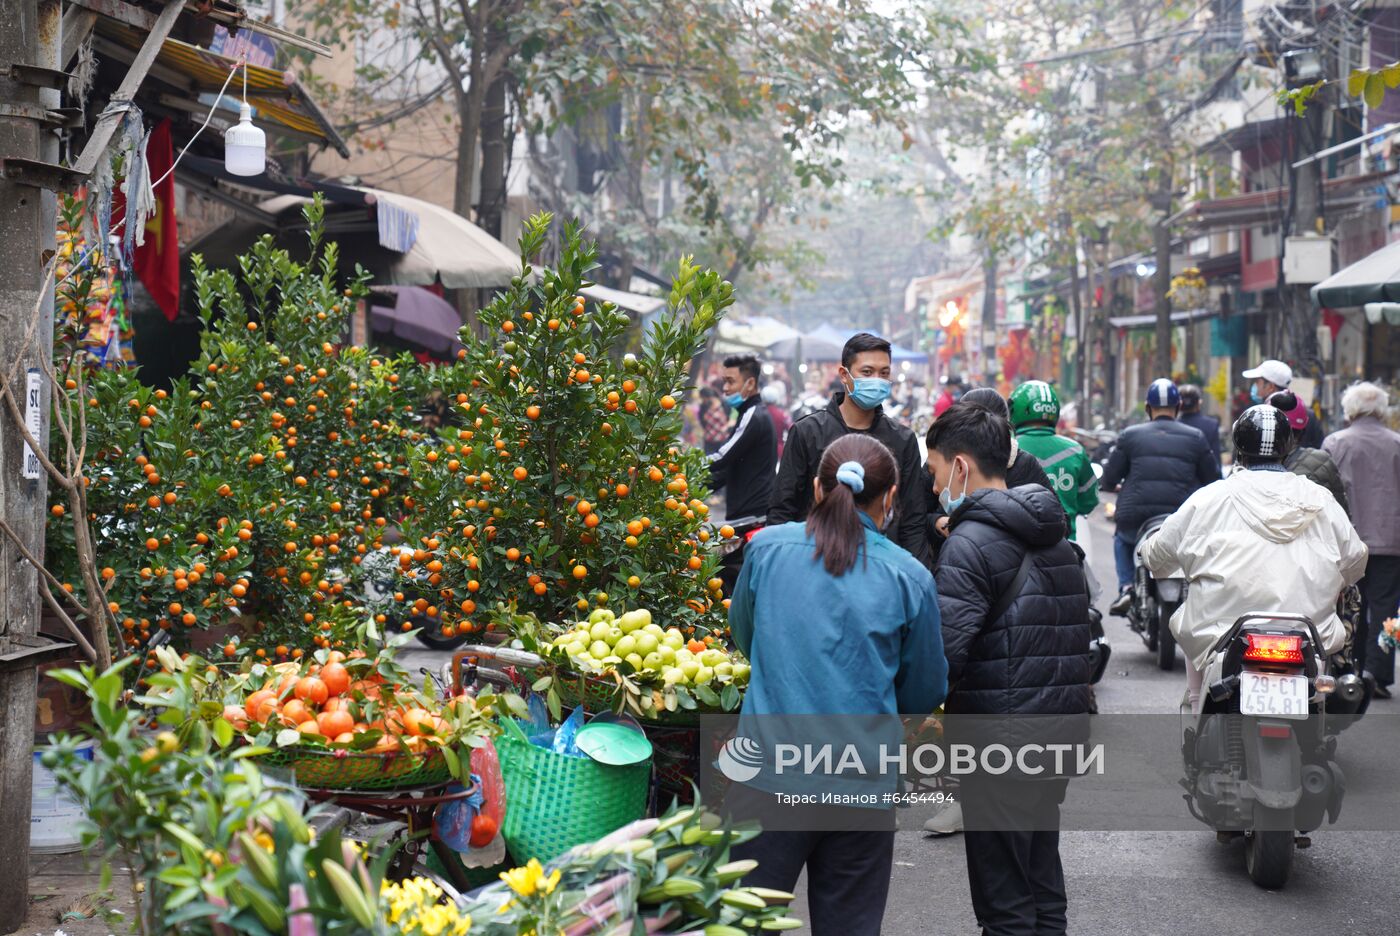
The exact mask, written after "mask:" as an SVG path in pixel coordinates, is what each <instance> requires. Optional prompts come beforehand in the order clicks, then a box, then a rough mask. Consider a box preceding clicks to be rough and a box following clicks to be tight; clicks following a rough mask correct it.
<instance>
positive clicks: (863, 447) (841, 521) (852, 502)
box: [807, 435, 899, 576]
mask: <svg viewBox="0 0 1400 936" xmlns="http://www.w3.org/2000/svg"><path fill="white" fill-rule="evenodd" d="M898 477H899V468H898V466H897V465H896V464H895V460H894V456H893V455H891V454H890V450H889V449H887V448H885V446H884V445H882V444H881V443H880V442H879V441H877V440H875V439H872V438H870V437H869V436H864V435H846V436H842V437H841V438H839V439H837V440H836V441H835V442H833V443H831V445H829V446H827V449H826V451H825V452H823V453H822V460H821V464H820V465H819V466H818V467H817V481H818V483H819V484H820V485H821V491H822V499H821V500H820V501H819V502H818V503H816V504H814V505H812V509H811V511H810V512H809V513H808V515H807V533H808V535H809V536H811V537H812V539H813V541H814V543H815V545H816V558H818V559H820V560H822V563H823V564H824V565H825V566H826V571H827V572H829V573H831V574H832V575H833V576H841V575H844V574H845V573H846V572H847V571H849V570H850V568H851V567H852V566H854V565H855V564H856V557H857V556H858V555H859V554H860V547H861V545H862V544H863V543H864V542H865V528H864V525H863V524H862V523H861V519H860V514H861V512H862V511H863V510H864V509H865V508H866V507H868V506H869V505H870V504H871V503H872V502H873V501H876V500H878V499H880V498H882V497H884V496H885V492H886V491H888V490H889V489H890V487H891V486H893V485H894V483H895V481H896V480H897V479H898Z"/></svg>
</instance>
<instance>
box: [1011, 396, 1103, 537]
mask: <svg viewBox="0 0 1400 936" xmlns="http://www.w3.org/2000/svg"><path fill="white" fill-rule="evenodd" d="M1007 405H1008V408H1009V410H1010V414H1011V427H1012V429H1014V430H1015V435H1013V436H1012V439H1013V441H1015V442H1016V444H1017V445H1019V446H1020V448H1021V450H1022V451H1025V452H1030V453H1031V454H1032V455H1034V456H1035V458H1036V460H1037V461H1038V462H1040V467H1041V468H1042V469H1043V470H1044V471H1045V474H1046V475H1048V476H1049V478H1050V487H1051V488H1052V489H1053V490H1054V491H1055V493H1056V495H1058V496H1059V498H1060V506H1061V507H1063V508H1064V509H1065V519H1066V520H1067V521H1068V524H1069V534H1068V535H1069V539H1070V541H1071V542H1073V540H1074V521H1075V518H1077V517H1087V516H1088V515H1089V513H1090V512H1091V511H1093V509H1094V508H1095V507H1097V506H1098V503H1099V478H1098V475H1096V474H1094V465H1093V462H1091V461H1090V460H1089V456H1088V455H1086V454H1085V452H1084V446H1082V445H1080V444H1079V443H1078V442H1076V441H1074V440H1073V439H1069V438H1066V437H1065V436H1062V435H1057V434H1056V433H1055V424H1056V423H1057V422H1059V420H1060V397H1059V394H1057V393H1056V392H1055V388H1054V387H1052V386H1050V385H1049V384H1048V383H1046V382H1045V381H1043V380H1027V381H1026V382H1025V383H1023V384H1020V385H1019V386H1017V387H1016V389H1014V390H1012V391H1011V399H1010V401H1009V402H1008V404H1007Z"/></svg>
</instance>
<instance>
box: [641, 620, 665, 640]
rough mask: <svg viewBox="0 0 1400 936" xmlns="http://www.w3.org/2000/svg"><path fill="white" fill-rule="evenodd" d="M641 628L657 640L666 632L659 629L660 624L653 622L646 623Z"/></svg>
mask: <svg viewBox="0 0 1400 936" xmlns="http://www.w3.org/2000/svg"><path fill="white" fill-rule="evenodd" d="M642 630H644V631H646V632H647V633H648V634H651V635H652V636H654V637H655V638H656V639H657V640H660V639H661V638H662V637H664V636H665V635H666V632H665V631H664V630H662V629H661V625H660V624H655V623H652V624H648V625H647V626H646V627H643V628H642Z"/></svg>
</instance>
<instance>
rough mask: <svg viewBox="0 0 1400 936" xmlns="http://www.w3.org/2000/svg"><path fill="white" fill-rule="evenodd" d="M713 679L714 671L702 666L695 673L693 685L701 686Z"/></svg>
mask: <svg viewBox="0 0 1400 936" xmlns="http://www.w3.org/2000/svg"><path fill="white" fill-rule="evenodd" d="M714 678H715V671H714V670H712V669H710V668H709V667H708V666H702V667H700V668H699V669H698V670H696V671H695V685H697V686H703V685H705V683H707V682H709V681H710V680H712V679H714Z"/></svg>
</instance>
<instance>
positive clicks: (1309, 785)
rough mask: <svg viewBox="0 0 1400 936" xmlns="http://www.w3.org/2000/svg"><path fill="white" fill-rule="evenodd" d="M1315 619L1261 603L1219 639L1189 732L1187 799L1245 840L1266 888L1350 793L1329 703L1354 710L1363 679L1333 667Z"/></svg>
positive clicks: (1253, 873) (1228, 836)
mask: <svg viewBox="0 0 1400 936" xmlns="http://www.w3.org/2000/svg"><path fill="white" fill-rule="evenodd" d="M1321 647H1322V642H1321V641H1320V640H1319V639H1318V635H1317V630H1316V628H1315V627H1314V626H1313V623H1312V621H1311V620H1310V619H1309V618H1308V617H1306V616H1304V615H1300V614H1286V613H1278V612H1251V613H1249V614H1246V615H1243V616H1241V617H1240V618H1239V619H1237V620H1236V621H1235V622H1234V624H1233V625H1232V626H1231V627H1230V629H1229V630H1228V631H1226V633H1225V634H1224V635H1223V636H1222V637H1221V638H1220V640H1219V641H1218V642H1217V643H1216V645H1215V647H1214V648H1212V651H1211V654H1212V655H1211V658H1210V661H1209V663H1208V664H1207V666H1206V670H1205V673H1204V676H1203V680H1204V681H1203V693H1202V706H1201V712H1200V714H1199V715H1198V716H1193V717H1192V719H1191V721H1192V724H1191V725H1190V726H1189V727H1187V729H1186V730H1185V732H1184V738H1183V743H1182V756H1183V760H1184V762H1185V777H1184V778H1183V779H1182V781H1181V784H1182V786H1183V788H1184V789H1185V790H1186V794H1185V796H1184V798H1185V800H1186V804H1187V808H1188V809H1190V811H1191V814H1192V815H1193V816H1194V817H1195V818H1196V819H1197V820H1199V821H1200V822H1202V823H1204V824H1205V825H1208V826H1210V827H1212V828H1213V829H1215V830H1216V836H1217V838H1218V839H1219V840H1220V841H1222V842H1229V841H1234V840H1237V839H1239V838H1243V839H1244V840H1245V852H1244V860H1245V870H1246V871H1247V873H1248V874H1249V877H1250V878H1251V879H1252V880H1253V881H1254V882H1255V883H1256V884H1258V885H1260V886H1261V887H1267V888H1279V887H1282V886H1283V885H1284V884H1285V883H1286V882H1287V880H1288V876H1289V873H1290V871H1291V869H1292V864H1293V853H1294V851H1295V849H1300V848H1307V847H1309V846H1310V845H1311V844H1312V841H1311V839H1310V838H1309V837H1308V833H1309V832H1310V831H1311V830H1314V829H1317V828H1318V827H1319V826H1321V825H1322V824H1323V822H1324V820H1325V821H1327V822H1328V823H1335V822H1336V821H1337V817H1338V815H1339V814H1340V812H1341V807H1342V798H1343V796H1344V795H1345V793H1346V777H1345V775H1344V774H1343V773H1342V769H1341V767H1339V766H1338V765H1337V761H1336V750H1337V736H1336V729H1335V726H1331V727H1329V724H1328V720H1327V719H1328V716H1329V714H1330V713H1329V702H1330V700H1335V705H1333V707H1334V708H1335V709H1339V710H1341V712H1342V714H1346V712H1347V710H1348V709H1354V706H1355V704H1356V703H1357V702H1358V701H1359V700H1360V699H1361V697H1362V696H1363V694H1364V693H1363V691H1362V687H1361V682H1360V680H1359V679H1357V678H1356V677H1355V675H1352V674H1347V675H1345V676H1343V677H1342V679H1340V680H1339V679H1337V678H1335V677H1333V676H1332V675H1330V674H1329V673H1328V672H1327V669H1328V663H1327V661H1326V659H1325V657H1323V655H1322V653H1321V650H1320V648H1321Z"/></svg>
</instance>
